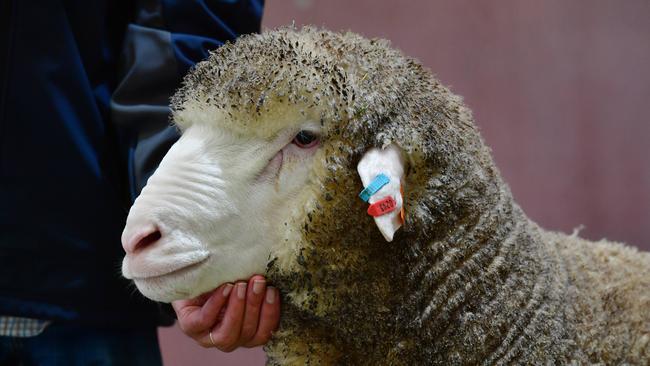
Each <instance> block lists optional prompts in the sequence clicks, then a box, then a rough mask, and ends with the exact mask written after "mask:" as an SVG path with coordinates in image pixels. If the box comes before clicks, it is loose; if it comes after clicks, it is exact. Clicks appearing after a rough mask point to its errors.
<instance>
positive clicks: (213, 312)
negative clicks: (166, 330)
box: [172, 283, 233, 340]
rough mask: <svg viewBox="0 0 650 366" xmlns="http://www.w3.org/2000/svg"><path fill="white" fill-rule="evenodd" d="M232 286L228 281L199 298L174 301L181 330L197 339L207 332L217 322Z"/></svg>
mask: <svg viewBox="0 0 650 366" xmlns="http://www.w3.org/2000/svg"><path fill="white" fill-rule="evenodd" d="M232 287H233V285H232V284H229V283H228V284H225V285H223V286H220V287H218V288H217V289H216V290H214V291H212V292H209V293H207V294H204V295H201V296H199V297H197V298H194V299H190V300H179V301H174V302H172V307H173V308H174V310H175V311H176V316H177V317H178V324H179V326H180V328H181V330H183V332H184V333H185V334H187V335H188V336H190V337H192V338H194V339H195V340H196V339H197V338H199V337H200V336H201V335H203V334H206V332H207V331H209V330H210V329H211V328H212V326H213V325H214V324H215V323H216V322H217V318H218V316H219V312H220V311H221V310H222V309H223V307H224V305H225V304H226V301H227V300H228V296H229V294H230V292H231V290H232Z"/></svg>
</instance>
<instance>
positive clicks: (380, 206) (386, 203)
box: [368, 196, 397, 217]
mask: <svg viewBox="0 0 650 366" xmlns="http://www.w3.org/2000/svg"><path fill="white" fill-rule="evenodd" d="M396 207H397V202H396V201H395V199H393V197H391V196H388V197H384V198H382V199H380V200H379V201H377V202H375V203H373V204H372V205H370V207H368V215H370V216H374V217H377V216H381V215H385V214H387V213H389V212H392V211H393V210H395V208H396Z"/></svg>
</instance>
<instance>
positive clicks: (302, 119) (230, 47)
mask: <svg viewBox="0 0 650 366" xmlns="http://www.w3.org/2000/svg"><path fill="white" fill-rule="evenodd" d="M172 107H173V108H172V109H173V121H174V123H175V124H176V125H177V126H178V127H179V128H180V130H181V131H182V137H181V138H180V140H179V141H178V142H177V143H176V144H175V145H174V146H173V147H172V148H171V150H170V151H169V153H168V154H167V155H166V156H165V158H164V159H163V161H162V162H161V164H160V166H159V168H158V170H157V171H156V172H155V174H154V175H153V176H152V177H151V179H150V180H149V182H148V184H147V186H146V187H145V189H144V190H143V192H142V194H141V195H140V197H139V198H138V199H137V201H136V202H135V204H134V206H133V208H132V209H131V212H130V213H129V217H128V221H127V225H126V228H125V231H124V236H123V238H124V240H125V243H126V245H127V246H128V245H130V247H129V248H130V249H131V250H130V251H129V253H127V256H126V258H125V260H124V263H123V273H124V275H125V276H126V277H127V278H132V279H134V281H135V284H136V285H137V287H138V289H139V290H140V291H141V292H142V293H143V294H144V295H145V296H147V297H149V298H151V299H154V300H159V301H166V302H169V301H172V300H175V299H181V298H187V297H191V296H196V295H199V294H201V293H203V292H206V291H209V290H211V289H212V288H214V287H216V286H217V285H219V284H221V283H225V282H229V281H234V280H237V279H244V278H248V277H249V276H250V275H252V274H254V273H265V274H266V275H267V276H268V278H269V280H270V282H272V283H273V284H275V285H276V286H278V287H279V288H280V289H281V291H282V292H283V294H282V296H283V309H282V311H283V318H282V321H281V326H280V330H279V331H278V332H277V333H276V334H275V335H274V337H273V339H272V341H271V343H270V344H269V345H268V346H267V349H266V350H267V353H268V356H269V363H270V364H296V365H303V364H350V365H361V364H368V365H376V364H391V365H423V364H445V365H446V364H484V365H489V364H544V365H550V364H570V363H575V364H587V363H604V364H636V365H648V364H650V255H649V254H648V253H641V252H639V251H637V250H635V249H633V248H631V247H628V246H625V245H622V244H618V243H612V242H606V241H600V242H596V243H594V242H589V241H586V240H584V239H581V238H579V237H577V235H564V234H560V233H554V232H549V231H545V230H543V229H541V228H540V227H539V226H537V225H536V224H535V223H534V222H532V221H531V220H529V219H528V218H527V217H526V215H525V214H524V213H523V211H522V210H521V208H520V207H519V206H518V205H517V204H516V203H515V202H514V201H513V198H512V195H511V193H510V191H509V189H508V186H507V185H506V184H505V183H504V182H503V180H502V178H501V176H500V175H499V171H498V170H497V168H496V167H495V165H494V163H493V161H492V158H491V156H490V152H489V149H488V147H486V146H485V144H484V143H483V140H482V139H481V137H480V135H479V133H478V131H477V129H476V127H475V125H474V122H473V120H472V116H471V113H470V111H469V110H468V109H467V108H466V107H465V106H464V105H463V103H462V101H461V98H460V97H458V96H456V95H454V94H452V93H451V92H450V91H449V89H447V88H446V87H444V86H443V85H441V84H440V83H439V82H438V81H437V80H436V79H435V78H434V77H432V75H431V74H430V72H429V71H428V70H426V69H425V68H423V67H422V66H421V65H420V64H419V63H418V62H417V61H415V60H413V59H411V58H408V57H405V56H403V55H402V54H401V53H400V52H399V51H396V50H395V49H393V48H391V47H390V45H389V43H388V42H387V41H383V40H376V39H375V40H368V39H365V38H363V37H360V36H358V35H356V34H353V33H345V34H339V33H332V32H329V31H325V30H318V29H314V28H304V29H301V30H296V29H293V28H283V29H279V30H275V31H270V32H267V33H265V34H262V35H251V36H246V37H243V38H241V39H239V40H238V41H237V42H236V43H234V44H227V45H225V46H223V47H221V48H219V49H218V50H216V51H215V52H213V53H212V54H211V56H210V57H209V58H208V59H207V60H206V61H204V62H201V63H199V64H198V65H197V66H196V68H195V69H194V70H193V71H192V72H190V73H189V75H187V77H186V78H185V81H184V84H183V87H182V88H181V89H180V90H179V91H178V92H177V94H176V95H175V96H174V98H173V100H172ZM360 162H361V164H359V163H360ZM357 168H358V170H357ZM382 173H383V174H386V175H388V176H389V178H390V183H389V185H387V186H386V187H384V188H381V190H380V191H379V192H378V193H377V194H376V195H375V196H373V198H371V201H370V202H371V203H372V202H373V201H374V200H376V199H378V198H381V196H386V195H391V196H392V197H393V198H394V199H395V200H396V202H397V210H395V211H393V212H391V213H390V214H388V216H386V217H385V218H382V216H380V217H377V218H373V217H371V216H369V215H368V214H366V210H367V207H368V206H367V203H365V202H363V201H362V200H360V199H359V198H358V193H359V191H361V190H362V189H363V188H364V185H367V184H369V180H372V179H373V178H374V177H375V176H377V175H379V174H382ZM360 175H361V177H360ZM400 187H401V188H402V189H403V195H402V193H400ZM402 198H403V200H402ZM402 207H403V208H404V222H402V219H401V217H400V214H399V209H400V208H402ZM382 220H383V221H382ZM402 223H403V227H402V228H401V229H400V230H399V231H397V232H395V230H396V229H397V228H398V227H399V226H400V225H402ZM377 226H379V230H378V228H377ZM152 233H156V234H155V235H154V234H152ZM393 234H394V237H393ZM151 235H154V238H158V235H159V236H160V238H159V239H158V240H157V241H156V242H155V243H153V244H151V243H148V244H149V245H146V246H141V247H138V246H137V242H138V241H139V240H140V239H142V238H151ZM385 239H386V240H385ZM387 240H388V241H390V242H387ZM391 240H392V241H391ZM133 243H136V244H133Z"/></svg>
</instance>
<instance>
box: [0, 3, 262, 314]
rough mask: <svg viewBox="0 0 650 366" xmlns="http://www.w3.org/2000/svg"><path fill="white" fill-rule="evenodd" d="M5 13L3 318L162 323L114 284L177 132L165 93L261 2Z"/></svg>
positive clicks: (251, 24)
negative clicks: (142, 204) (126, 231)
mask: <svg viewBox="0 0 650 366" xmlns="http://www.w3.org/2000/svg"><path fill="white" fill-rule="evenodd" d="M0 7H1V8H0V52H2V55H1V56H0V57H1V58H0V316H1V315H14V316H23V317H32V318H40V319H51V320H69V321H77V322H84V323H92V324H113V325H117V324H119V325H120V326H144V325H153V324H159V323H160V321H161V318H160V316H159V312H158V311H157V305H156V304H154V303H152V302H149V301H148V300H145V299H144V298H143V297H142V296H141V295H139V294H136V293H134V288H133V287H132V285H129V283H128V282H126V280H124V279H122V278H121V276H120V264H121V258H122V256H123V251H122V248H121V245H120V235H121V231H122V228H123V225H124V223H125V220H126V215H127V213H128V209H129V206H130V204H131V202H132V200H133V198H134V197H135V196H136V195H137V194H138V192H139V190H140V188H141V187H142V185H143V184H144V183H145V182H146V179H147V178H148V176H149V175H150V174H151V173H152V172H153V170H154V169H155V167H156V166H157V164H158V162H159V161H160V159H161V157H162V155H164V153H165V152H166V151H167V149H168V148H169V146H170V145H171V144H172V143H173V142H174V141H175V139H176V138H177V135H176V131H175V129H174V128H173V127H170V126H169V120H168V107H167V104H168V98H169V96H170V95H171V94H172V93H173V91H174V89H175V88H176V87H177V86H178V85H179V83H180V80H181V78H182V76H183V75H184V74H185V73H186V71H187V70H188V69H189V68H190V67H191V66H192V65H193V64H194V63H196V62H197V61H200V60H202V59H204V58H205V57H206V56H207V51H208V50H210V49H214V48H216V47H219V46H220V45H221V44H222V43H223V42H225V41H227V40H233V39H234V38H235V37H237V36H238V35H240V34H244V33H251V32H258V31H259V29H260V22H261V16H262V7H263V0H243V1H236V0H196V1H190V0H138V1H117V0H96V1H87V0H76V1H75V0H41V1H38V0H7V1H3V2H2V4H1V5H0ZM129 286H131V287H129Z"/></svg>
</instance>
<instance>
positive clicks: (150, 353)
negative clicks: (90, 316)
mask: <svg viewBox="0 0 650 366" xmlns="http://www.w3.org/2000/svg"><path fill="white" fill-rule="evenodd" d="M0 365H2V366H18V365H20V366H59V365H61V366H86V365H93V366H113V365H116V366H122V365H124V366H132V365H133V366H136V365H137V366H140V365H143V366H160V365H162V360H161V356H160V348H159V347H158V336H157V333H156V328H155V327H151V328H148V329H104V328H93V327H85V326H81V325H70V324H61V323H52V324H50V325H49V326H48V327H47V328H45V330H44V331H43V333H41V334H39V335H37V336H35V337H29V338H13V337H2V336H0Z"/></svg>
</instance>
